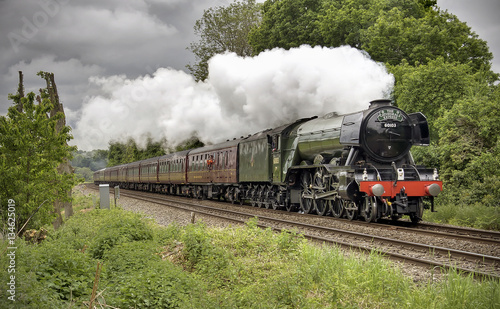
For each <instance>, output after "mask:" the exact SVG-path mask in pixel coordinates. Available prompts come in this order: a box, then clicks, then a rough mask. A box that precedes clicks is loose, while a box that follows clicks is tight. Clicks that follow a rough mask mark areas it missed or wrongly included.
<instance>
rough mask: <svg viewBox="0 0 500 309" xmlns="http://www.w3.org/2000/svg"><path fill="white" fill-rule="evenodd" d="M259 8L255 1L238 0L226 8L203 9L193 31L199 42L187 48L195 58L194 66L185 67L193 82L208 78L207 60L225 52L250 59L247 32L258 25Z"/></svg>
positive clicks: (250, 51)
mask: <svg viewBox="0 0 500 309" xmlns="http://www.w3.org/2000/svg"><path fill="white" fill-rule="evenodd" d="M259 7H260V5H259V4H258V3H256V1H255V0H242V1H236V2H234V3H232V4H230V5H229V6H228V7H223V6H219V7H215V8H209V9H208V10H205V12H204V13H203V17H202V18H201V19H199V20H197V21H196V24H195V26H194V32H195V34H196V35H199V36H200V40H199V41H198V42H195V43H191V45H190V47H189V48H188V49H189V50H191V51H192V52H193V53H194V55H195V57H196V64H195V65H193V66H191V65H187V68H188V69H189V70H190V71H191V73H192V74H193V75H194V76H195V78H196V80H198V81H199V80H205V79H206V78H207V77H208V60H209V59H210V58H212V57H213V56H214V55H216V54H221V53H224V52H226V51H230V52H234V53H236V54H237V55H238V56H250V55H251V54H252V47H251V46H250V44H249V43H248V34H249V32H250V30H251V29H252V28H253V27H255V25H256V24H257V23H259V22H260V10H259Z"/></svg>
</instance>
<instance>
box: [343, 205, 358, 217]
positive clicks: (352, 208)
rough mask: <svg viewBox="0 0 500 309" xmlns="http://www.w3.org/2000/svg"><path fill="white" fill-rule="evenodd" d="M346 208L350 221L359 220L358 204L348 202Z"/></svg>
mask: <svg viewBox="0 0 500 309" xmlns="http://www.w3.org/2000/svg"><path fill="white" fill-rule="evenodd" d="M344 206H345V213H346V216H347V219H349V221H352V220H354V219H357V218H358V206H357V205H356V203H354V202H353V201H346V203H345V205H344Z"/></svg>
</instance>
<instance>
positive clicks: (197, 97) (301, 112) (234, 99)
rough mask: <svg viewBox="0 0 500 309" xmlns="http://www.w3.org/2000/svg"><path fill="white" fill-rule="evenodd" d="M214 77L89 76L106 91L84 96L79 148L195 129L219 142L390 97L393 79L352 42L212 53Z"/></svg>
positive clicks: (174, 137)
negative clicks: (239, 53) (240, 54)
mask: <svg viewBox="0 0 500 309" xmlns="http://www.w3.org/2000/svg"><path fill="white" fill-rule="evenodd" d="M209 72H210V75H209V78H208V79H207V81H206V82H199V83H197V82H195V81H194V79H193V78H192V76H191V75H189V74H186V73H184V72H182V71H177V70H173V69H165V68H161V69H158V70H157V71H156V72H155V73H154V74H153V76H149V75H146V76H143V77H139V78H137V79H134V80H130V79H127V78H126V77H124V76H112V77H105V78H97V77H95V78H91V80H90V81H91V83H93V84H94V85H96V86H98V87H99V88H100V91H101V93H102V95H99V96H93V97H90V98H88V99H87V101H86V102H85V104H84V107H83V110H82V113H81V119H80V120H79V121H78V122H77V126H76V128H75V130H74V131H73V133H74V136H75V140H74V142H75V143H76V144H77V145H78V146H79V148H80V149H83V150H90V149H95V148H101V149H103V148H107V146H108V142H109V141H110V140H125V139H126V138H128V137H133V138H134V139H135V140H137V141H139V140H141V139H143V138H144V136H146V135H147V134H151V136H153V137H154V138H157V139H160V138H164V137H165V138H166V139H167V141H168V143H169V144H171V145H175V144H177V143H179V142H180V141H183V140H185V139H187V138H189V137H191V136H192V135H193V134H194V133H196V134H197V135H198V137H199V138H200V139H201V140H202V141H204V142H220V141H223V140H226V139H232V138H234V137H239V136H241V135H248V134H252V133H256V132H258V131H261V130H264V129H267V128H271V127H276V126H279V125H282V124H285V123H288V122H292V121H294V120H296V119H298V118H303V117H310V116H314V115H323V114H326V113H328V112H338V113H350V112H355V111H359V110H362V109H364V108H367V107H368V104H369V101H371V100H374V99H380V98H384V97H387V96H388V94H389V93H390V91H391V89H392V86H393V83H394V78H393V76H392V75H390V74H388V73H387V71H386V69H385V67H384V66H383V65H382V64H380V63H376V62H374V61H372V60H371V59H370V58H369V57H368V56H367V55H366V54H365V53H363V52H361V51H359V50H357V49H354V48H351V47H345V46H344V47H339V48H323V47H314V48H312V47H309V46H301V47H299V48H294V49H291V50H288V51H286V50H283V49H273V50H271V51H266V52H263V53H261V54H259V55H258V56H256V57H252V58H251V57H247V58H242V57H238V56H237V55H236V54H234V53H226V54H224V55H217V56H215V57H213V58H212V59H211V60H210V63H209Z"/></svg>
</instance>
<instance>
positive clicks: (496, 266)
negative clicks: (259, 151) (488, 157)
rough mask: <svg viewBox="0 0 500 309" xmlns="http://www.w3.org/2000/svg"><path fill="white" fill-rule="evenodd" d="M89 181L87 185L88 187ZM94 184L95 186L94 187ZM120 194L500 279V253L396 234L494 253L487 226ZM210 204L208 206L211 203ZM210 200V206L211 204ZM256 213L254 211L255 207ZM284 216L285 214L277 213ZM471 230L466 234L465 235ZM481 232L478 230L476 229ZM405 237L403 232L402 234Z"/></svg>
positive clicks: (495, 242)
mask: <svg viewBox="0 0 500 309" xmlns="http://www.w3.org/2000/svg"><path fill="white" fill-rule="evenodd" d="M92 187H93V186H91V188H92ZM93 188H94V189H95V187H93ZM120 195H121V196H125V197H130V198H134V199H139V200H142V201H145V202H151V203H156V204H161V205H165V206H169V207H175V208H178V209H180V210H183V211H189V212H195V213H198V214H202V215H204V216H212V217H217V218H220V219H223V220H229V221H232V222H235V223H245V222H246V221H247V220H248V219H249V218H252V217H258V220H259V226H260V227H262V228H272V229H274V230H277V231H281V230H283V229H287V230H294V229H298V230H300V232H301V233H302V234H303V235H304V236H305V237H306V238H309V239H312V240H316V241H321V242H327V243H333V244H337V245H339V246H342V247H344V248H349V249H351V250H360V251H367V252H371V251H374V250H375V251H377V252H379V253H380V254H382V255H383V256H386V257H388V258H390V259H392V260H398V261H404V262H409V263H413V264H417V265H423V266H427V267H433V268H442V269H450V268H454V269H456V270H458V271H459V272H462V273H464V274H473V275H474V276H475V277H493V278H500V257H499V255H498V254H496V253H495V254H494V255H490V254H485V253H484V252H483V253H479V252H474V251H473V250H457V249H453V248H448V247H444V246H439V245H436V244H424V243H420V242H414V241H413V242H412V241H406V240H402V239H398V237H399V238H405V236H404V235H407V234H414V235H426V237H429V235H431V236H432V237H433V238H434V237H437V238H441V239H444V240H447V239H454V240H455V241H459V242H470V243H474V242H478V241H481V242H483V243H484V244H485V246H487V247H490V246H491V247H494V249H495V250H494V252H499V251H500V239H499V238H500V237H498V236H497V234H500V233H496V232H493V233H489V232H488V231H479V230H473V231H474V233H472V232H467V231H468V230H471V229H462V228H454V227H449V226H446V227H444V228H443V229H445V230H439V229H440V227H441V226H438V225H429V226H428V225H427V224H422V227H420V226H419V227H407V226H401V224H400V225H398V226H392V225H385V224H366V223H364V222H356V221H349V222H346V223H347V224H348V225H349V226H350V227H351V228H334V227H329V226H324V225H323V224H317V223H314V224H309V223H304V222H303V221H304V219H305V218H307V217H311V218H312V220H315V221H317V220H318V219H321V220H327V221H337V220H335V219H333V218H324V217H318V216H308V215H307V216H306V215H300V214H297V213H286V212H276V211H273V210H267V209H255V208H253V207H249V206H243V207H241V206H238V207H236V206H233V205H230V204H226V203H224V205H221V204H220V203H215V202H214V201H206V202H203V203H202V202H201V201H199V200H192V199H181V198H179V197H171V196H165V195H158V194H151V193H145V192H137V191H129V190H121V192H120ZM209 204H210V205H209ZM211 205H212V206H211ZM255 211H258V214H257V215H256V212H255ZM283 216H286V217H287V219H283V218H280V217H283ZM353 225H354V226H358V227H359V226H361V227H367V226H368V227H369V228H370V229H376V230H378V231H379V232H378V233H377V234H379V235H374V233H372V232H370V233H366V232H359V231H356V228H354V230H353V229H352V226H353ZM388 232H391V234H398V235H399V236H398V237H393V236H387V237H386V236H380V234H387V233H388ZM467 233H469V234H467ZM479 233H481V234H479ZM400 234H401V235H403V236H401V235H400Z"/></svg>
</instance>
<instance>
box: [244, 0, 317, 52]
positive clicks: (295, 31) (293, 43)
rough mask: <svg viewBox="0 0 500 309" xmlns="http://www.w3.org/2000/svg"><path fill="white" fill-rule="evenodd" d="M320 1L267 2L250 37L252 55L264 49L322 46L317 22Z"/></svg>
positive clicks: (287, 0)
mask: <svg viewBox="0 0 500 309" xmlns="http://www.w3.org/2000/svg"><path fill="white" fill-rule="evenodd" d="M322 2H323V1H322V0H281V1H266V2H265V3H264V5H263V7H262V22H261V23H260V25H259V26H258V27H257V28H254V29H253V30H252V31H251V33H250V37H249V41H250V44H251V45H252V47H253V50H254V54H258V53H260V52H262V51H264V50H266V49H273V48H275V47H281V48H285V49H289V48H292V47H298V46H300V45H303V44H309V45H311V46H315V45H322V46H324V44H323V38H322V37H321V34H320V30H319V25H318V18H319V14H320V12H321V10H322Z"/></svg>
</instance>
